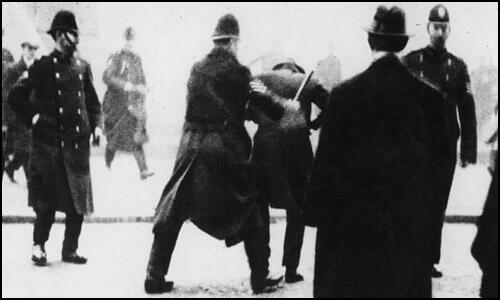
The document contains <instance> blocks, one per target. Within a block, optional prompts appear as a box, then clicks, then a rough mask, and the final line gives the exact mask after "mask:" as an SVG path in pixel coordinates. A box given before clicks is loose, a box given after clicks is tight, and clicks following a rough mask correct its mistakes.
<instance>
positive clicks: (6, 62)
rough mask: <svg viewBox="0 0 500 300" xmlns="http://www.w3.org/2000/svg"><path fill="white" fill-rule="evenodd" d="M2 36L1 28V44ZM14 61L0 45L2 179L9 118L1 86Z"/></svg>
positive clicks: (5, 97) (8, 52)
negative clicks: (0, 64)
mask: <svg viewBox="0 0 500 300" xmlns="http://www.w3.org/2000/svg"><path fill="white" fill-rule="evenodd" d="M3 36H4V30H3V28H2V45H3V44H4V42H3ZM12 63H14V56H12V53H10V51H9V50H7V49H5V48H3V47H2V181H3V173H4V171H5V163H6V162H7V161H8V157H7V128H8V127H7V125H8V118H9V114H8V111H9V105H8V103H7V96H8V95H7V94H6V92H7V91H6V90H5V89H4V88H3V82H4V75H5V70H7V68H8V67H9V66H10V65H11V64H12Z"/></svg>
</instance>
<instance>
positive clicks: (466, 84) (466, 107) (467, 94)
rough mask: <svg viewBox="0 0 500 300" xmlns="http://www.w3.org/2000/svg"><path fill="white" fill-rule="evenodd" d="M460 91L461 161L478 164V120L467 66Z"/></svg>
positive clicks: (462, 75) (461, 75)
mask: <svg viewBox="0 0 500 300" xmlns="http://www.w3.org/2000/svg"><path fill="white" fill-rule="evenodd" d="M459 84H460V86H459V87H458V88H459V91H458V99H457V100H458V101H457V104H458V114H459V116H460V128H461V144H460V159H461V160H462V162H468V163H476V161H477V120H476V106H475V104H474V97H473V96H472V88H471V82H470V77H469V72H468V70H467V66H466V65H465V64H464V67H463V69H462V71H461V74H460V82H459Z"/></svg>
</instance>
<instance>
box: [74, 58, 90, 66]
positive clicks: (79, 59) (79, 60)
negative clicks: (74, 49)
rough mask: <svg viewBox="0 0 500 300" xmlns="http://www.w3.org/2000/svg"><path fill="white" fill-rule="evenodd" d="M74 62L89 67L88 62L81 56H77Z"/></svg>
mask: <svg viewBox="0 0 500 300" xmlns="http://www.w3.org/2000/svg"><path fill="white" fill-rule="evenodd" d="M76 62H77V64H78V65H80V66H82V67H83V68H85V69H87V68H90V63H89V62H88V61H87V60H85V59H83V58H81V57H77V58H76Z"/></svg>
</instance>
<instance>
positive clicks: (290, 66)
mask: <svg viewBox="0 0 500 300" xmlns="http://www.w3.org/2000/svg"><path fill="white" fill-rule="evenodd" d="M276 70H290V71H292V72H293V73H301V74H305V73H306V72H305V71H304V68H302V67H301V66H299V65H298V64H296V63H295V62H294V61H293V60H292V59H290V60H289V61H286V62H282V63H279V64H276V65H275V66H274V67H273V71H276Z"/></svg>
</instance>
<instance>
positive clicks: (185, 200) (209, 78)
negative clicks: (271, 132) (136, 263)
mask: <svg viewBox="0 0 500 300" xmlns="http://www.w3.org/2000/svg"><path fill="white" fill-rule="evenodd" d="M250 80H251V75H250V71H249V70H248V69H247V68H246V67H244V66H243V65H241V64H240V63H239V62H238V60H237V59H236V57H235V56H234V55H233V54H231V53H230V52H228V51H227V50H224V49H222V48H214V50H212V51H211V52H210V53H209V54H208V55H207V56H206V57H205V58H204V59H203V60H202V61H201V62H198V63H196V64H195V65H194V66H193V68H192V70H191V75H190V78H189V81H188V95H187V111H186V118H185V125H184V129H183V135H182V138H181V143H180V148H179V151H178V154H177V160H176V163H175V167H174V171H173V174H172V177H171V179H170V181H169V182H168V183H167V185H166V187H165V189H164V191H163V194H162V196H161V199H160V202H159V204H158V207H157V209H156V214H155V217H154V229H153V231H154V232H159V231H161V230H162V229H164V228H168V227H169V225H175V224H178V223H179V222H182V221H184V220H186V219H190V220H191V221H192V222H193V223H194V224H195V225H196V226H198V227H199V228H200V229H201V230H203V231H205V232H206V233H208V234H210V235H211V236H213V237H215V238H217V239H226V240H233V239H235V238H236V237H237V236H238V235H239V233H240V229H241V228H242V227H243V225H244V224H245V223H246V222H247V219H248V216H250V214H251V213H252V212H253V210H254V209H257V202H256V197H257V190H256V187H255V178H254V175H255V170H254V168H253V166H252V164H251V163H250V152H251V140H250V137H249V135H248V133H247V131H246V129H245V127H244V121H245V118H246V107H247V103H248V102H249V101H250V103H252V102H255V104H258V103H260V102H261V100H263V99H260V100H259V97H255V99H254V97H253V96H252V94H251V93H250V85H249V84H250ZM257 100H259V101H257ZM272 107H273V108H274V110H273V113H271V115H272V116H274V119H278V118H280V117H281V115H282V113H283V110H282V107H281V106H277V104H276V105H274V106H272Z"/></svg>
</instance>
